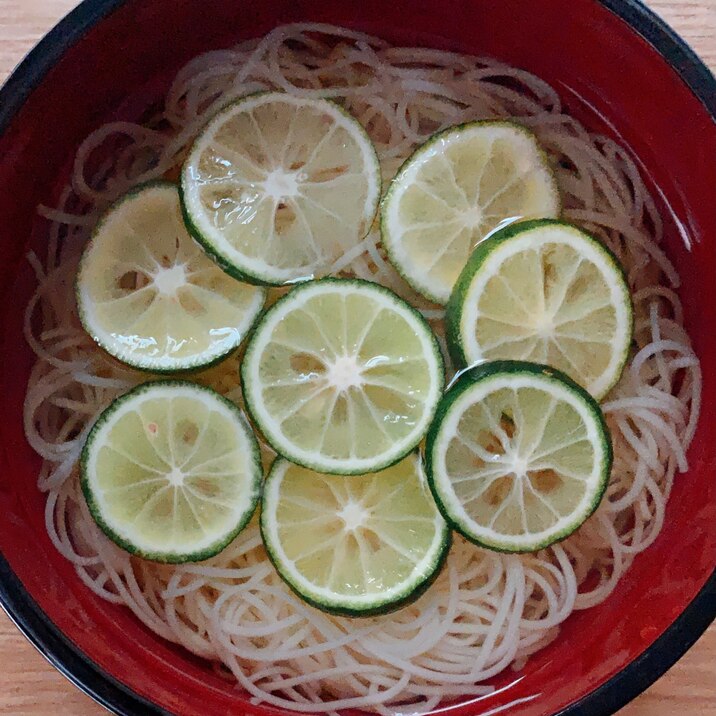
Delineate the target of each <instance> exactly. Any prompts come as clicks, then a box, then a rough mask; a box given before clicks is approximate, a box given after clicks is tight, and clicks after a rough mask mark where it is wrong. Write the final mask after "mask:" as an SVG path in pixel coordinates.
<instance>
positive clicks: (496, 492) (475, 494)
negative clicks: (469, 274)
mask: <svg viewBox="0 0 716 716" xmlns="http://www.w3.org/2000/svg"><path fill="white" fill-rule="evenodd" d="M425 458H426V466H427V473H428V481H429V484H430V488H431V489H432V491H433V495H434V496H435V499H436V501H437V503H438V506H439V508H440V510H441V512H442V513H443V515H444V516H445V518H446V519H447V521H448V522H449V523H450V524H451V525H452V526H453V527H454V529H456V530H457V531H458V532H460V534H462V535H463V536H464V537H466V538H467V539H468V540H470V541H472V542H475V543H476V544H479V545H482V546H484V547H487V548H489V549H495V550H499V551H505V552H536V551H537V550H539V549H543V548H544V547H547V546H548V545H550V544H552V543H554V542H557V541H559V540H561V539H564V538H565V537H567V536H568V535H570V534H571V533H572V532H574V531H575V530H576V529H577V528H578V527H579V526H580V525H581V524H582V523H583V522H584V521H585V520H586V519H587V518H588V517H589V516H590V515H591V514H592V513H593V512H594V510H595V509H596V508H597V506H598V505H599V502H600V501H601V499H602V496H603V494H604V491H605V489H606V487H607V483H608V481H609V473H610V470H611V464H612V446H611V439H610V435H609V430H608V428H607V425H606V422H605V421H604V416H603V415H602V412H601V410H600V408H599V405H598V404H597V403H596V401H595V400H594V399H593V398H592V397H591V396H590V395H589V393H587V392H586V391H585V390H584V389H583V388H581V387H580V386H579V385H577V384H576V383H575V382H574V381H573V380H571V379H570V378H569V377H567V376H566V375H564V374H563V373H560V372H559V371H557V370H554V369H553V368H549V367H547V366H540V365H536V364H533V363H524V362H521V361H495V362H492V363H484V364H483V365H481V366H479V367H478V368H473V369H472V370H470V371H466V372H465V373H463V375H462V376H461V377H460V378H459V379H458V381H457V382H456V383H455V385H454V386H453V387H452V388H451V389H450V390H449V391H448V392H447V393H446V395H445V398H444V399H443V401H442V403H441V404H440V408H439V410H438V415H437V417H436V419H435V422H434V423H433V425H432V426H431V428H430V431H429V433H428V437H427V442H426V448H425Z"/></svg>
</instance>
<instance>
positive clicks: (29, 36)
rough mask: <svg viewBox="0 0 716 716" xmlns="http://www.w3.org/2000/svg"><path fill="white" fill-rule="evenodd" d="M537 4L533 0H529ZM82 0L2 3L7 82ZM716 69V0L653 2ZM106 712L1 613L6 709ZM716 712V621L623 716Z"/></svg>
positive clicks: (1, 703) (0, 54)
mask: <svg viewBox="0 0 716 716" xmlns="http://www.w3.org/2000/svg"><path fill="white" fill-rule="evenodd" d="M526 1H529V0H526ZM76 4H77V2H76V0H0V82H1V81H2V80H3V79H4V78H5V76H6V75H7V74H8V73H9V72H10V71H11V70H12V68H13V67H14V66H15V65H16V64H17V62H18V61H19V60H20V59H21V58H22V56H23V55H24V54H25V52H27V51H28V50H29V49H30V48H31V47H32V46H33V45H34V44H35V42H36V41H37V40H38V39H39V38H40V37H41V35H42V34H43V33H44V32H46V31H47V30H48V29H49V28H50V27H51V26H52V25H53V24H54V23H55V22H56V21H57V20H58V19H59V18H60V17H61V16H62V15H64V14H65V13H66V12H67V11H68V10H70V9H71V8H72V7H74V6H75V5H76ZM647 4H648V5H650V6H651V7H652V8H654V9H655V10H656V11H657V12H658V13H660V14H661V15H662V16H663V17H664V18H665V19H666V20H667V22H669V23H670V24H671V25H672V27H674V28H675V29H676V30H677V31H678V32H679V33H680V34H681V35H682V37H684V38H685V39H686V40H687V41H688V42H689V43H690V44H691V45H692V47H694V48H695V49H696V51H697V52H698V53H699V54H700V55H701V57H702V58H703V59H704V60H705V61H706V62H707V64H708V65H709V66H710V67H711V68H712V69H716V0H647ZM50 713H51V714H53V716H95V715H99V714H103V713H106V712H105V711H104V709H102V708H101V707H100V706H98V705H96V704H95V703H94V702H92V701H91V700H90V699H89V698H88V697H87V696H85V695H84V694H82V693H81V692H80V691H78V690H77V689H75V688H74V687H73V686H72V685H70V684H69V683H68V682H67V681H65V679H64V678H63V677H62V676H60V674H59V673H57V672H56V671H55V670H54V669H53V668H52V667H51V666H49V665H48V664H47V663H46V662H45V661H44V659H43V658H42V657H41V656H40V655H39V654H38V653H37V652H36V651H35V650H34V649H33V648H32V647H31V646H30V644H28V643H27V642H26V641H25V639H24V637H22V636H21V634H20V633H19V632H18V631H17V630H16V629H15V627H14V626H13V625H12V624H11V623H10V621H9V620H8V619H7V617H6V616H5V615H4V614H3V613H2V611H0V714H8V715H10V714H11V715H12V716H46V714H50ZM675 714H684V716H716V624H714V625H713V626H712V627H711V629H709V631H708V632H707V633H706V634H705V635H704V636H703V637H702V639H701V640H700V641H699V642H698V644H697V645H696V646H695V647H694V648H693V649H692V650H691V651H690V652H689V653H688V654H687V655H686V656H685V657H684V658H683V659H682V660H681V661H680V662H679V663H678V664H677V665H676V666H674V668H673V669H671V671H669V672H668V673H667V674H666V675H665V676H664V677H663V678H662V679H660V680H659V681H658V682H657V683H656V684H654V685H653V686H652V687H651V688H650V689H649V690H648V691H647V692H646V693H644V694H643V695H641V696H640V697H639V698H637V699H636V700H635V701H633V702H632V703H631V704H629V705H628V706H627V707H626V708H624V709H623V710H622V711H621V712H620V716H674V715H675Z"/></svg>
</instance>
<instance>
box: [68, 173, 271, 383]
mask: <svg viewBox="0 0 716 716" xmlns="http://www.w3.org/2000/svg"><path fill="white" fill-rule="evenodd" d="M264 300H265V291H264V290H263V289H260V288H257V287H256V286H249V285H247V284H243V283H239V282H238V281H234V280H233V279H231V278H229V277H228V276H227V275H226V274H225V273H224V272H223V271H221V269H220V268H219V267H218V266H216V264H214V263H213V262H212V261H211V260H210V259H208V258H207V257H206V256H205V255H204V253H203V252H202V250H201V249H200V248H199V246H198V245H197V244H196V242H194V241H193V240H192V238H191V236H189V234H188V233H187V231H186V228H185V227H184V223H183V221H182V216H181V209H180V206H179V192H178V191H177V188H176V186H174V185H172V184H168V183H164V182H157V183H152V184H146V185H143V186H141V187H139V188H138V189H136V190H134V191H133V192H131V193H130V194H127V195H126V196H125V197H124V198H122V199H120V200H119V201H118V202H117V203H116V204H115V205H114V206H113V207H111V208H110V209H109V211H108V212H107V214H106V215H105V217H104V218H103V219H102V220H101V221H100V223H99V225H98V226H97V228H96V229H95V232H94V235H93V237H92V240H91V241H90V242H89V244H88V245H87V248H86V249H85V251H84V254H83V256H82V260H81V262H80V268H79V274H78V276H77V304H78V307H79V314H80V319H81V321H82V324H83V325H84V327H85V330H86V331H87V332H88V333H89V334H90V335H91V336H92V337H93V338H94V340H95V341H96V342H97V343H98V344H99V345H100V346H101V347H102V348H104V349H105V350H106V351H107V352H108V353H110V354H111V355H113V356H114V357H115V358H117V359H118V360H120V361H122V362H123V363H127V364H128V365H131V366H133V367H135V368H140V369H142V370H149V371H153V372H171V371H180V370H193V369H196V368H200V367H203V366H206V365H209V364H211V363H214V362H217V361H219V360H221V359H222V358H224V357H225V356H226V355H227V354H228V353H230V352H231V351H233V350H234V349H236V348H237V347H238V346H239V344H240V343H241V341H242V340H243V338H244V337H245V336H246V333H247V332H248V330H249V328H250V327H251V324H252V323H253V322H254V319H255V318H256V316H257V315H258V313H259V311H260V310H261V307H262V306H263V303H264Z"/></svg>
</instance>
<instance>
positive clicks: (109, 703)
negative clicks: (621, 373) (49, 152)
mask: <svg viewBox="0 0 716 716" xmlns="http://www.w3.org/2000/svg"><path fill="white" fill-rule="evenodd" d="M125 1H126V0H84V1H83V2H82V3H81V4H80V5H78V6H77V7H76V8H75V9H74V10H72V11H71V12H70V13H69V14H68V15H67V16H66V17H65V18H63V19H62V20H61V21H60V22H59V23H58V24H57V25H55V27H54V28H52V30H50V32H49V33H48V34H47V35H45V37H44V38H43V39H42V40H40V42H39V43H38V44H37V45H35V47H34V48H33V49H32V50H31V51H30V52H29V53H28V55H27V56H26V57H25V58H24V60H22V62H21V63H20V64H19V65H18V66H17V67H16V68H15V71H14V72H13V73H12V74H11V75H10V77H9V78H8V79H7V81H6V82H5V84H4V85H3V86H2V88H0V134H2V133H4V132H5V130H6V129H7V127H8V125H9V124H10V122H11V121H12V119H13V117H14V116H15V115H16V114H17V112H18V111H19V110H20V108H21V107H22V105H23V104H24V102H25V100H26V99H27V97H28V96H29V95H30V93H31V92H32V91H33V90H34V89H35V88H36V87H37V86H38V85H39V84H40V82H41V81H42V80H43V78H44V77H45V75H46V74H47V72H48V71H49V70H50V69H51V68H52V67H53V65H54V64H55V63H56V62H57V61H58V60H59V59H60V57H61V56H62V55H63V54H64V53H65V52H66V51H67V50H68V49H69V48H70V47H71V46H72V45H74V44H75V43H76V42H77V41H78V40H80V39H81V38H82V36H83V35H84V34H85V33H86V32H87V31H88V30H89V29H90V28H91V27H93V26H94V25H95V24H97V23H98V22H100V21H101V20H102V19H103V18H105V17H106V16H107V15H109V14H110V13H111V12H112V11H113V10H115V9H117V8H118V7H120V6H121V5H123V4H124V2H125ZM597 2H599V3H601V4H602V5H604V6H605V7H606V8H608V9H609V10H610V11H611V12H612V13H614V14H615V15H617V16H618V17H620V18H621V19H622V20H624V21H625V22H626V23H627V24H628V25H630V26H631V28H632V29H633V30H635V31H636V32H637V33H638V34H639V35H641V36H642V37H643V38H644V39H645V40H647V42H649V43H650V44H651V45H652V46H653V47H654V48H655V49H656V50H657V51H658V52H659V54H660V55H661V56H662V57H663V58H664V59H665V60H666V61H667V62H668V63H669V64H670V65H671V67H672V68H673V69H674V70H675V71H676V73H677V74H678V75H679V76H680V77H681V79H682V80H683V81H684V83H685V84H686V85H687V86H688V87H689V88H690V89H691V91H692V92H693V93H694V95H695V96H696V97H697V98H698V99H699V100H700V101H701V102H702V104H703V105H704V106H705V107H706V109H707V111H708V112H709V114H710V115H711V117H712V119H713V120H714V122H716V79H714V76H713V74H712V73H711V72H710V70H709V69H708V68H707V67H706V65H705V64H704V63H703V62H702V61H701V60H700V59H699V57H698V56H697V55H696V53H695V52H694V51H693V50H692V49H691V47H689V45H688V44H687V43H686V42H685V41H684V40H683V39H682V38H681V37H680V36H679V35H678V34H677V33H676V32H675V31H674V30H673V29H672V28H671V27H670V26H669V25H667V24H666V23H665V22H664V21H663V20H662V19H661V18H659V17H658V16H657V15H656V14H655V13H654V12H652V11H651V10H649V9H648V8H647V7H646V6H645V5H644V4H643V3H642V2H641V0H597ZM0 606H2V608H3V609H4V610H5V612H6V613H7V614H8V616H9V617H10V619H11V620H12V621H13V622H14V623H15V625H16V626H17V627H18V629H19V630H20V631H21V632H22V633H23V634H24V635H25V636H26V637H27V639H28V640H29V641H30V642H31V643H32V644H33V645H34V646H35V647H36V648H37V650H38V651H39V652H40V653H41V654H42V655H43V656H44V657H45V658H46V659H47V660H48V661H49V662H50V663H51V664H52V665H53V666H54V667H55V668H56V669H57V670H58V671H60V673H62V674H63V675H64V676H65V677H67V679H68V680H69V681H70V682H72V683H73V684H74V685H75V686H77V687H78V688H79V689H81V690H82V691H84V692H85V693H86V694H88V695H89V696H90V697H92V698H93V699H94V700H95V701H97V702H98V703H99V704H101V705H102V706H104V707H105V708H107V709H109V710H110V711H112V712H114V713H116V714H118V715H119V716H171V714H170V712H168V711H166V710H165V709H163V708H161V707H159V706H157V705H155V704H152V703H151V702H149V701H148V700H147V699H145V698H144V697H142V696H140V695H139V694H137V693H135V692H134V691H133V690H131V689H129V688H128V687H127V686H125V685H124V684H122V683H120V682H119V681H118V680H117V679H115V678H114V677H113V676H111V675H110V674H108V673H107V672H106V671H104V670H103V669H102V668H101V667H99V666H98V665H97V664H95V663H94V662H93V661H92V660H91V659H89V657H87V656H86V655H85V654H84V653H83V652H82V651H81V650H80V649H79V648H78V647H77V646H75V645H74V644H73V643H72V642H71V641H70V640H69V639H68V638H67V637H66V636H65V635H64V634H62V632H61V631H60V630H59V629H58V628H57V627H56V626H55V625H54V624H53V623H52V622H51V621H50V620H49V618H48V617H47V615H46V614H45V613H44V612H43V611H42V610H41V609H40V607H39V606H38V605H37V603H36V602H35V600H34V599H33V598H32V597H31V596H30V595H29V594H28V592H27V590H26V589H25V587H24V586H23V585H22V583H21V582H20V580H19V579H18V578H17V576H16V575H15V573H14V572H13V571H12V569H11V568H10V565H9V564H8V562H7V560H6V559H5V557H4V556H3V555H2V553H0ZM714 620H716V570H714V572H713V573H712V574H711V576H710V577H709V579H708V580H707V581H706V584H705V585H704V586H703V587H702V588H701V590H700V591H699V593H698V594H697V595H696V597H694V599H693V600H692V601H691V603H690V604H689V605H688V606H687V607H686V609H685V610H684V611H683V612H682V613H681V614H680V615H679V616H678V617H677V618H676V619H675V621H674V622H673V623H672V624H671V625H670V626H669V627H668V628H667V629H666V631H665V632H664V633H663V634H662V635H661V636H660V637H659V638H658V639H657V640H656V641H655V642H654V643H653V644H652V645H651V646H649V647H648V648H647V649H646V650H645V651H644V652H643V653H642V654H641V655H640V656H638V657H637V658H636V659H635V660H634V661H632V662H631V663H630V664H628V665H627V666H626V667H624V669H622V670H621V671H619V672H618V673H617V674H615V675H614V676H612V677H611V678H610V679H609V680H607V681H606V682H605V683H603V684H602V685H601V686H599V687H597V688H596V689H594V690H593V691H591V692H590V693H588V694H587V695H586V696H584V697H583V698H581V699H580V700H578V701H576V702H575V703H573V704H571V705H569V706H567V707H566V708H565V709H563V710H562V711H560V712H559V713H558V714H555V716H610V715H611V714H614V713H615V712H616V711H618V710H619V709H620V708H622V707H623V706H625V705H626V704H627V703H629V701H631V700H632V699H634V698H635V697H636V696H638V695H639V694H640V693H642V692H643V691H644V690H646V689H647V688H648V687H649V686H651V684H653V683H654V682H655V681H656V680H657V679H658V678H659V677H660V676H662V675H663V674H664V673H665V672H666V671H667V670H668V669H670V668H671V667H672V666H673V665H674V664H675V663H676V662H677V661H678V660H679V659H680V658H681V657H682V656H683V655H684V654H685V653H686V651H687V650H688V649H689V648H690V647H691V646H693V644H694V643H695V642H696V641H697V639H698V638H699V637H700V636H701V635H702V634H703V633H704V632H705V631H706V629H707V628H708V626H709V625H710V624H711V622H713V621H714Z"/></svg>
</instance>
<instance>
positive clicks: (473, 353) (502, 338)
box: [446, 220, 633, 400]
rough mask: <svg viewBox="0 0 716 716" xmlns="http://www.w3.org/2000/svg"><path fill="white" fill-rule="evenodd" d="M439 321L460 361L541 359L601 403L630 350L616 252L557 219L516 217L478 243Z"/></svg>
mask: <svg viewBox="0 0 716 716" xmlns="http://www.w3.org/2000/svg"><path fill="white" fill-rule="evenodd" d="M446 322H447V338H448V345H449V346H450V350H451V354H452V355H453V357H454V359H455V360H456V362H457V363H458V364H460V365H463V366H465V365H467V366H469V365H472V364H474V363H476V362H479V361H484V360H501V359H511V360H526V361H532V362H536V363H545V364H547V365H551V366H553V367H555V368H558V369H559V370H561V371H562V372H564V373H566V374H567V375H569V376H570V377H571V378H573V379H574V380H576V381H577V382H578V383H579V384H580V385H582V386H583V387H585V388H586V389H587V390H588V391H589V392H590V393H591V394H592V395H593V396H595V397H596V398H597V399H598V400H599V399H601V398H602V397H604V396H605V395H606V394H607V393H608V392H609V390H610V389H611V388H612V387H613V386H614V385H615V383H616V382H617V381H618V380H619V377H620V376H621V373H622V370H623V368H624V365H625V364H626V361H627V359H628V357H629V350H630V347H631V339H632V324H633V316H632V303H631V294H630V291H629V286H628V284H627V281H626V278H625V275H624V271H623V269H622V267H621V266H620V265H619V262H618V261H617V259H616V258H615V257H614V255H613V254H612V253H611V252H610V251H609V250H608V249H607V248H606V247H605V246H604V245H603V244H601V243H600V242H599V241H597V240H596V239H594V238H593V237H591V236H590V235H589V234H587V233H585V232H584V231H582V230H581V229H579V228H578V227H576V226H572V225H570V224H566V223H563V222H558V221H551V220H541V221H540V220H538V221H526V222H519V223H516V224H511V225H510V226H508V227H506V228H504V229H502V230H500V231H498V232H496V233H495V234H494V235H493V236H491V237H490V238H488V239H487V240H485V241H484V242H483V243H482V244H480V246H478V247H477V249H476V250H475V252H474V253H473V255H472V256H471V257H470V260H469V262H468V264H467V265H466V266H465V268H464V270H463V272H462V273H461V275H460V278H459V279H458V282H457V284H456V286H455V289H454V291H453V294H452V296H451V298H450V302H449V304H448V308H447V313H446Z"/></svg>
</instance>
